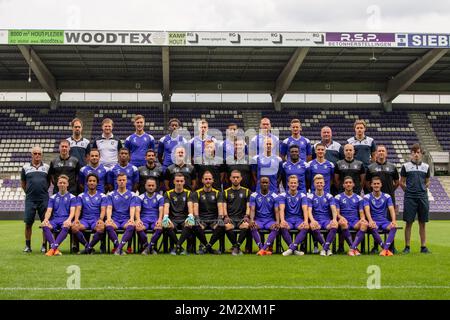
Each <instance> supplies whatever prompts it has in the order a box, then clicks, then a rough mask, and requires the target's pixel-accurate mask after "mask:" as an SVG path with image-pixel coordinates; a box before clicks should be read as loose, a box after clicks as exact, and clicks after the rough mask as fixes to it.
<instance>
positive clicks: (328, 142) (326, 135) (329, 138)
mask: <svg viewBox="0 0 450 320" xmlns="http://www.w3.org/2000/svg"><path fill="white" fill-rule="evenodd" d="M320 137H321V139H322V140H320V142H317V143H315V144H314V146H313V148H312V158H313V159H315V158H316V145H317V144H318V143H321V144H323V145H324V146H325V150H326V151H325V159H327V160H328V161H330V162H332V163H333V164H334V165H336V163H337V162H338V161H339V160H342V159H344V148H343V147H342V145H341V144H340V143H339V142H336V141H334V140H333V131H332V130H331V128H330V127H328V126H325V127H322V129H321V130H320Z"/></svg>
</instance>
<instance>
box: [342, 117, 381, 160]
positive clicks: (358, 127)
mask: <svg viewBox="0 0 450 320" xmlns="http://www.w3.org/2000/svg"><path fill="white" fill-rule="evenodd" d="M353 128H354V129H355V136H354V137H351V138H349V139H347V143H349V144H351V145H353V146H354V147H355V159H356V160H359V161H362V163H363V164H364V168H365V169H366V168H367V167H368V166H369V165H370V163H371V162H372V161H373V160H375V150H376V144H375V140H374V139H373V138H371V137H368V136H366V135H365V133H366V122H365V121H364V120H356V121H355V123H354V125H353Z"/></svg>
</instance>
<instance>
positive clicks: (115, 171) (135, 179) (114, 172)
mask: <svg viewBox="0 0 450 320" xmlns="http://www.w3.org/2000/svg"><path fill="white" fill-rule="evenodd" d="M120 173H125V174H126V175H127V190H130V191H133V186H134V185H135V184H136V183H139V170H138V168H136V166H133V165H132V164H131V163H129V164H127V165H126V166H125V167H122V166H121V165H120V164H116V165H115V166H114V167H113V168H112V169H111V171H109V172H108V179H107V181H108V183H109V184H112V185H113V186H114V190H117V176H118V175H119V174H120Z"/></svg>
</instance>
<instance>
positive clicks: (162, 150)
mask: <svg viewBox="0 0 450 320" xmlns="http://www.w3.org/2000/svg"><path fill="white" fill-rule="evenodd" d="M180 129H181V122H180V120H178V119H176V118H173V119H170V120H169V134H167V135H165V136H164V137H162V138H161V139H160V140H159V144H158V160H159V163H161V165H162V167H163V171H165V170H166V168H167V167H168V166H170V165H171V164H173V162H174V161H173V158H174V156H173V155H172V153H173V151H174V150H175V148H177V147H178V146H186V145H187V143H188V142H187V140H186V139H185V138H184V137H183V136H181V135H180V134H179V131H180ZM171 181H172V180H171ZM166 190H168V189H166Z"/></svg>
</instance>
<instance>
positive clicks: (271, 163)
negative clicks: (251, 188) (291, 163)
mask: <svg viewBox="0 0 450 320" xmlns="http://www.w3.org/2000/svg"><path fill="white" fill-rule="evenodd" d="M253 159H254V161H253V162H254V164H252V169H253V171H254V172H256V179H257V181H258V183H257V185H256V191H257V192H259V191H261V186H260V184H259V180H260V178H261V176H266V177H269V179H270V187H269V190H270V192H278V175H279V174H281V168H282V164H283V162H282V160H281V158H280V157H278V156H270V157H267V156H255V157H253Z"/></svg>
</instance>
